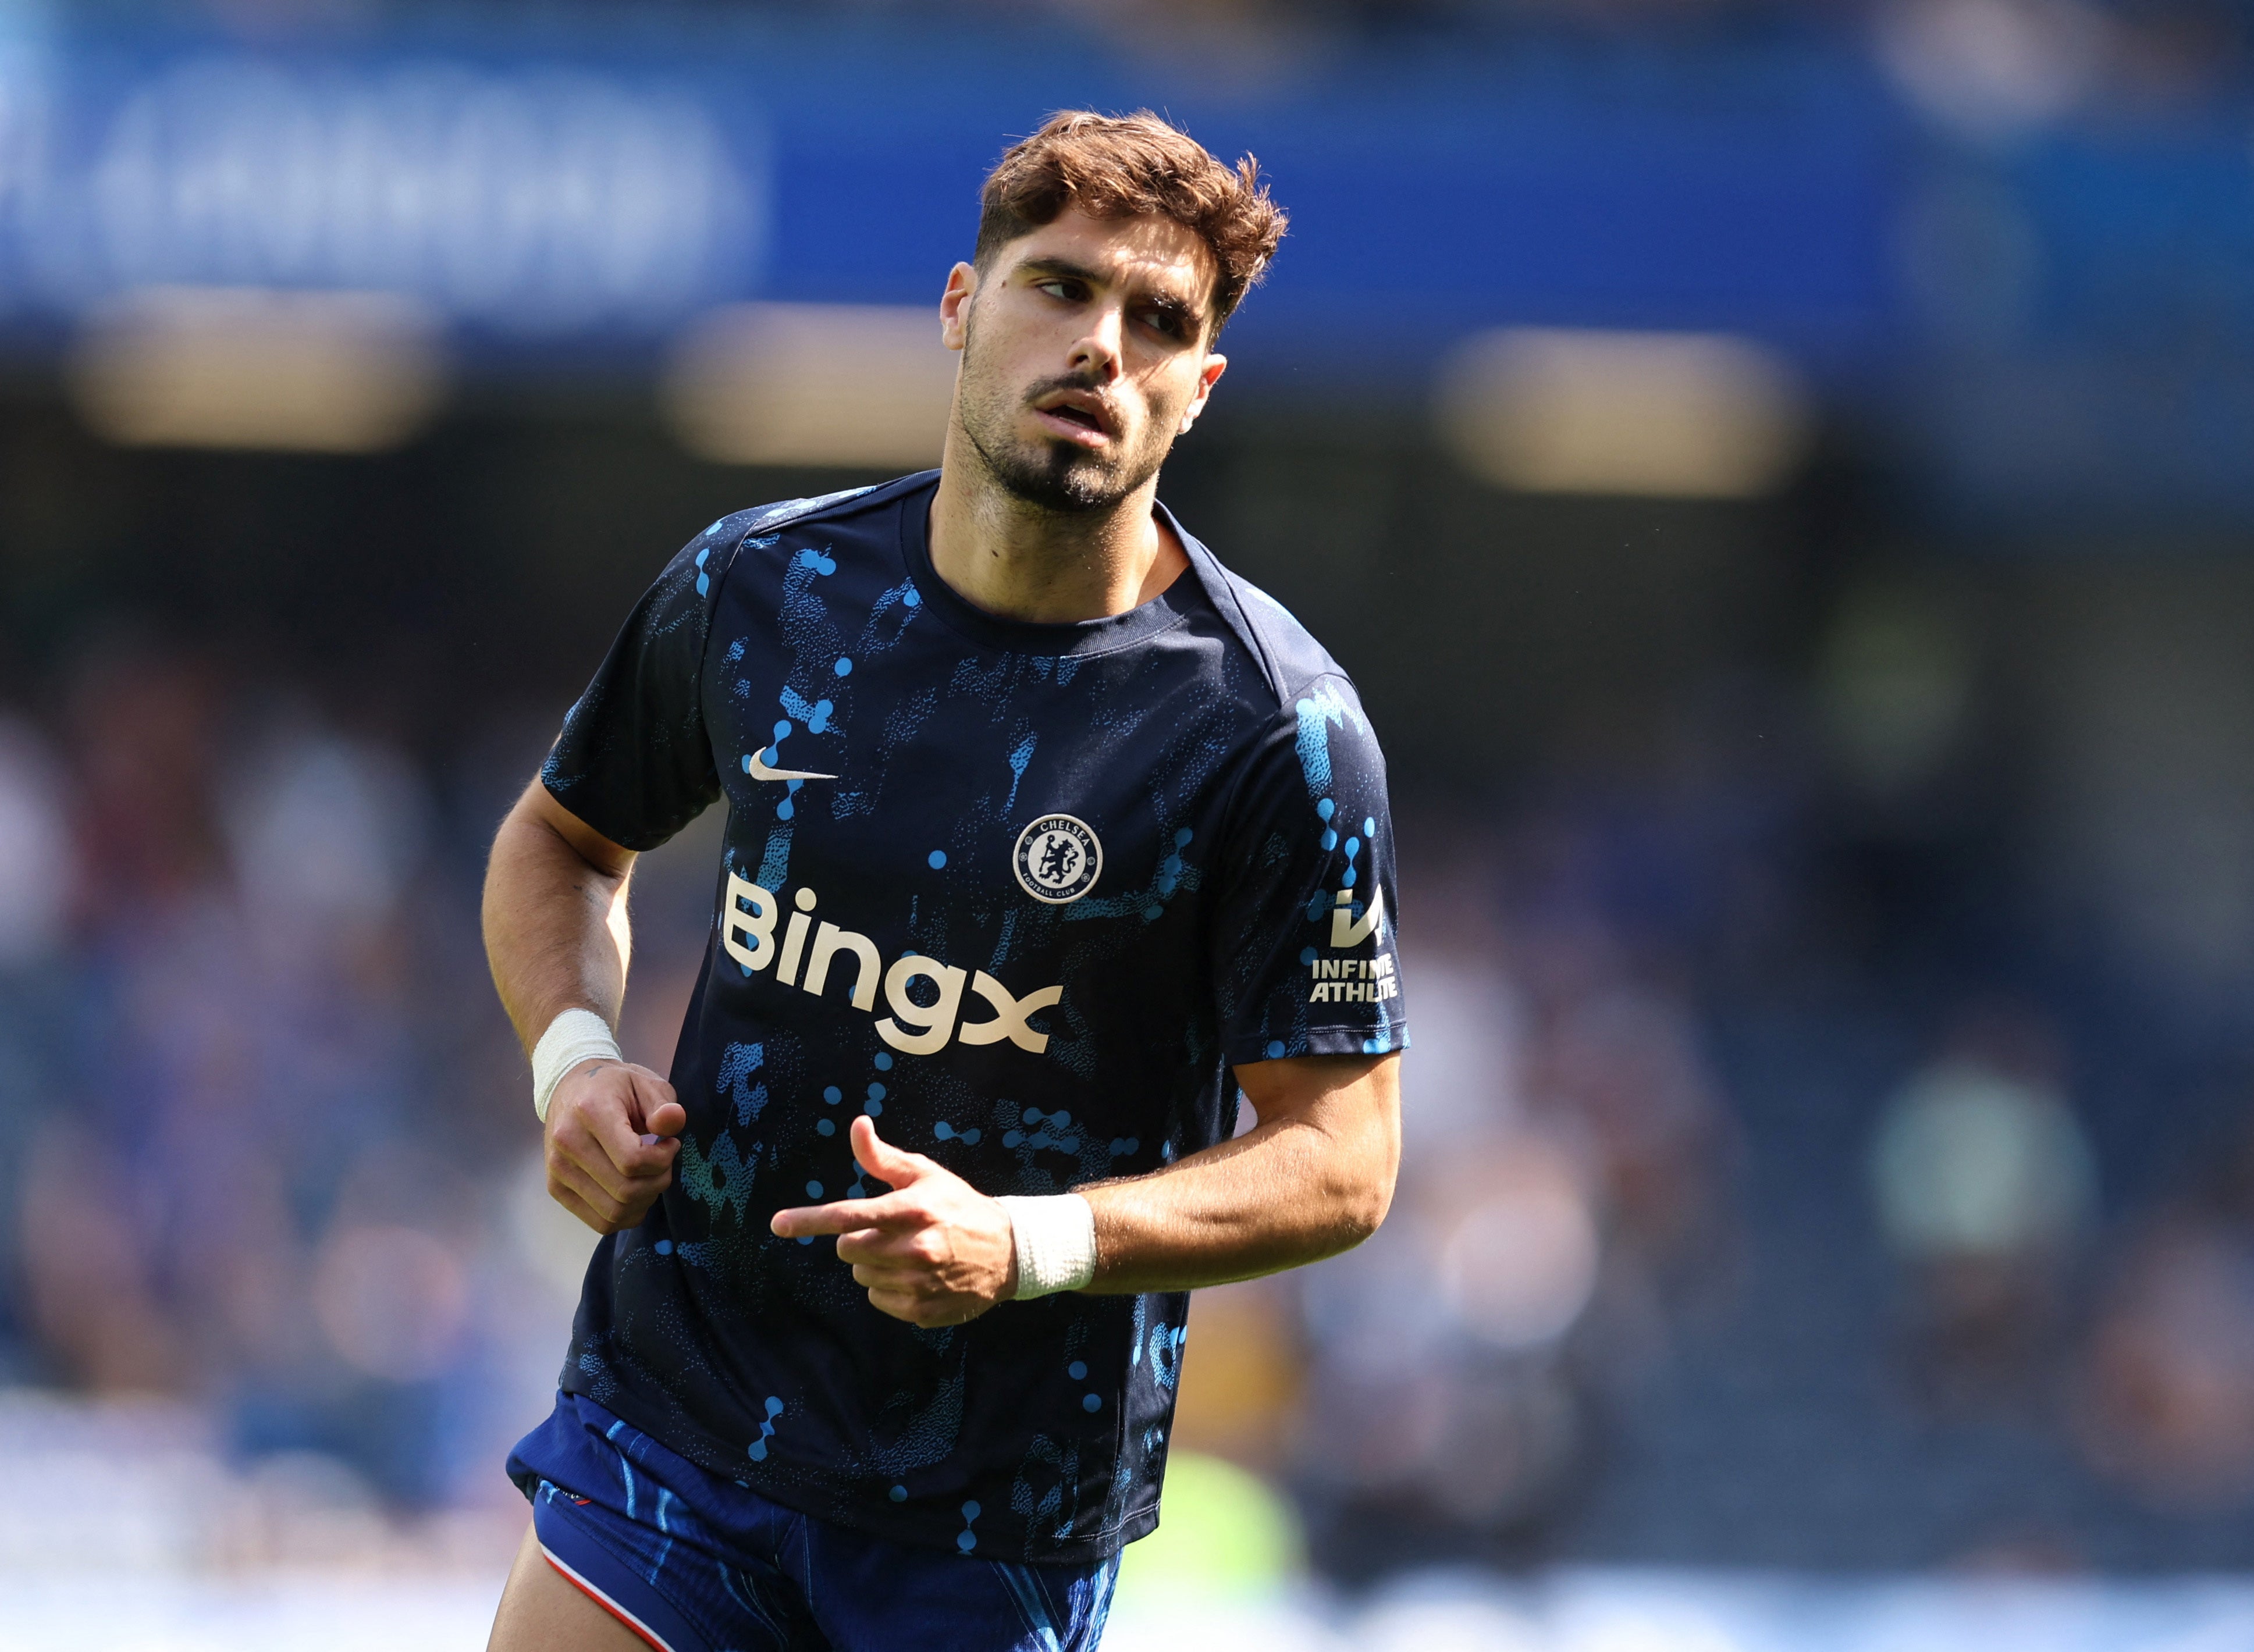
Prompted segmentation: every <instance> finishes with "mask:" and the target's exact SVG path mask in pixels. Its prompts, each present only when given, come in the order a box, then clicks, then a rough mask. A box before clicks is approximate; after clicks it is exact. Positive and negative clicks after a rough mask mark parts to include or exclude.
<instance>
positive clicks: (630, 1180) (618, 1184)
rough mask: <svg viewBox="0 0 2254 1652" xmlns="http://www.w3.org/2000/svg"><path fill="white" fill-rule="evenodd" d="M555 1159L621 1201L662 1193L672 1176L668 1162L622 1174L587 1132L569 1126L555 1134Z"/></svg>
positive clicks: (672, 1145)
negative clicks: (654, 1191)
mask: <svg viewBox="0 0 2254 1652" xmlns="http://www.w3.org/2000/svg"><path fill="white" fill-rule="evenodd" d="M664 1145H665V1146H667V1147H668V1148H673V1147H676V1146H677V1144H676V1143H672V1142H668V1143H666V1144H664ZM552 1157H554V1158H556V1159H561V1160H562V1161H563V1162H564V1163H566V1164H569V1165H571V1166H574V1167H575V1168H576V1169H577V1171H578V1172H579V1173H580V1174H581V1175H582V1176H583V1177H584V1178H585V1179H586V1180H587V1181H589V1182H590V1183H591V1184H592V1185H593V1186H595V1187H599V1188H601V1189H602V1190H603V1192H605V1193H606V1194H609V1195H610V1196H611V1197H612V1198H613V1199H617V1200H621V1201H623V1200H628V1199H632V1198H634V1197H635V1196H636V1195H637V1194H641V1193H643V1192H645V1191H647V1190H648V1188H649V1187H652V1186H655V1187H658V1188H659V1189H660V1190H661V1191H662V1189H663V1187H664V1185H665V1182H666V1180H667V1179H668V1178H669V1177H670V1176H671V1175H672V1173H673V1166H672V1163H671V1160H670V1159H667V1160H665V1161H664V1162H662V1164H660V1165H659V1166H655V1167H653V1168H651V1169H648V1170H646V1171H642V1172H640V1173H634V1174H628V1173H625V1172H622V1171H621V1170H620V1168H619V1167H618V1166H617V1164H616V1163H614V1162H613V1159H612V1158H611V1155H610V1154H609V1153H608V1152H605V1151H604V1149H603V1147H602V1146H601V1145H600V1144H599V1143H598V1142H597V1141H595V1140H594V1139H592V1138H591V1137H590V1136H589V1135H588V1133H587V1132H586V1131H584V1130H583V1129H577V1128H574V1127H572V1126H571V1125H569V1124H566V1125H565V1126H564V1127H563V1128H562V1129H559V1130H558V1131H556V1141H555V1152H554V1153H553V1155H552Z"/></svg>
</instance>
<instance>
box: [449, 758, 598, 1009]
mask: <svg viewBox="0 0 2254 1652" xmlns="http://www.w3.org/2000/svg"><path fill="white" fill-rule="evenodd" d="M558 816H562V818H561V819H560V820H559V819H558V818H557V817H558ZM575 837H577V838H580V839H583V840H589V841H582V842H577V843H575V842H574V838H575ZM633 865H634V857H633V855H632V854H630V853H628V852H627V851H624V850H620V849H618V848H617V847H616V845H613V844H605V843H603V842H602V840H600V839H598V838H594V837H592V834H591V833H588V832H587V830H586V829H585V828H584V826H579V825H578V823H576V822H573V821H571V820H570V817H569V816H564V815H563V810H562V809H561V807H560V806H558V805H556V803H554V802H553V800H551V799H549V798H548V797H547V795H546V794H545V792H544V791H543V790H542V788H541V787H540V785H539V783H538V782H537V781H535V782H534V784H533V787H532V788H531V789H530V790H528V791H527V792H526V794H525V795H524V796H523V797H522V798H521V799H519V800H518V802H517V804H516V806H515V807H514V809H511V810H510V811H509V813H508V816H507V819H505V820H503V821H502V823H501V825H500V830H499V831H498V832H497V833H496V834H495V835H494V837H493V856H492V858H491V860H490V861H489V862H488V863H487V865H486V887H485V902H484V923H485V941H486V962H487V963H488V964H490V966H491V967H492V970H493V985H494V987H495V988H496V989H498V991H500V1001H501V1007H502V1008H503V1009H505V1010H506V1011H507V1012H508V1018H509V1019H510V1021H511V1022H512V1023H514V1026H515V1027H516V1033H517V1037H518V1038H519V1039H520V1040H522V1041H523V1044H524V1046H525V1047H526V1049H527V1050H529V1049H530V1048H531V1047H533V1045H534V1044H535V1043H536V1042H537V1041H538V1040H539V1038H540V1035H541V1033H543V1032H544V1031H546V1029H547V1027H548V1026H549V1023H550V1022H552V1021H553V1020H554V1019H556V1016H558V1015H560V1014H561V1013H563V1012H564V1011H565V1010H570V1009H584V1010H591V1011H593V1012H595V1013H596V1014H598V1015H599V1016H601V1017H602V1018H603V1019H604V1020H605V1021H606V1022H607V1023H609V1024H610V1025H611V1026H617V1025H618V1019H619V1010H620V1005H621V1003H622V1002H623V1001H624V998H625V996H626V983H627V960H628V958H629V956H630V954H631V949H632V941H631V935H630V932H629V930H628V927H627V881H628V879H629V877H630V876H631V873H632V871H633Z"/></svg>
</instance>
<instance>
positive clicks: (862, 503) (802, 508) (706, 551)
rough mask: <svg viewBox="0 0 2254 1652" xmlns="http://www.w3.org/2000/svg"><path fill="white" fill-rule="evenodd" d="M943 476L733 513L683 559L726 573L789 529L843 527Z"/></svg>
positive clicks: (695, 542) (701, 537)
mask: <svg viewBox="0 0 2254 1652" xmlns="http://www.w3.org/2000/svg"><path fill="white" fill-rule="evenodd" d="M937 474H938V472H935V471H922V472H917V473H916V474H914V475H912V476H901V477H896V478H894V479H893V480H891V481H889V482H879V483H876V484H874V485H873V486H867V487H848V488H844V489H843V490H841V491H840V492H837V493H817V494H816V495H814V496H812V497H810V498H807V499H784V500H775V501H774V502H772V503H770V504H766V505H753V506H751V507H748V508H746V509H744V510H739V511H732V512H731V513H730V514H727V515H725V516H723V517H721V518H720V520H719V521H716V522H714V523H713V524H712V525H711V527H710V528H706V529H705V530H704V532H703V533H702V534H700V535H697V538H695V539H693V540H691V541H690V542H689V544H688V546H687V547H686V548H685V549H683V552H682V553H681V558H685V559H690V560H691V561H693V562H694V563H695V564H696V565H697V567H698V568H699V569H700V570H706V571H707V572H708V573H711V572H725V571H726V569H727V567H728V565H729V564H730V563H732V562H733V561H734V559H735V556H736V554H737V553H738V552H739V550H744V549H752V550H761V549H767V548H768V547H769V546H772V545H773V544H774V543H775V542H776V541H777V540H778V539H780V538H781V535H783V533H784V532H785V531H786V530H787V529H790V528H801V527H816V526H822V525H826V524H829V523H831V522H837V523H843V522H844V521H846V520H847V519H849V518H851V517H853V516H857V515H862V514H867V513H869V512H871V511H872V510H875V509H877V508H879V507H882V506H885V505H888V504H891V503H893V501H894V500H898V499H899V498H900V496H901V495H902V494H904V493H913V492H914V490H915V489H917V488H918V487H923V486H929V485H930V484H931V482H932V481H933V479H935V477H936V476H937ZM678 560H680V559H676V561H678ZM707 589H709V586H708V587H707Z"/></svg>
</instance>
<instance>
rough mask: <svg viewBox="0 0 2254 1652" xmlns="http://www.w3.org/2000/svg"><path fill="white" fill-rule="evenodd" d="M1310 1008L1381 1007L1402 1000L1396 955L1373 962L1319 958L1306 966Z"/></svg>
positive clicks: (1376, 958) (1368, 960)
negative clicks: (1344, 1005)
mask: <svg viewBox="0 0 2254 1652" xmlns="http://www.w3.org/2000/svg"><path fill="white" fill-rule="evenodd" d="M1307 974H1308V976H1309V977H1310V984H1309V985H1308V988H1307V1002H1308V1003H1310V1004H1382V1003H1383V1002H1384V1001H1385V1000H1386V999H1388V998H1399V997H1400V996H1401V977H1399V976H1397V975H1396V974H1394V973H1393V955H1392V954H1391V953H1390V952H1381V953H1380V954H1378V955H1377V956H1376V957H1374V958H1317V959H1316V960H1315V961H1314V962H1313V963H1311V964H1309V965H1308V966H1307Z"/></svg>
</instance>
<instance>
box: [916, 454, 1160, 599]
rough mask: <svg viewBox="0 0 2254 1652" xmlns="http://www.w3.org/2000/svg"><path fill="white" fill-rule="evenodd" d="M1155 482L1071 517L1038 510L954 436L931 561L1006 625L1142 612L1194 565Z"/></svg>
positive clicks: (936, 499) (934, 522)
mask: <svg viewBox="0 0 2254 1652" xmlns="http://www.w3.org/2000/svg"><path fill="white" fill-rule="evenodd" d="M1158 498H1159V481H1158V478H1156V477H1155V476H1154V477H1152V479H1150V480H1149V481H1147V482H1145V484H1144V485H1143V486H1140V487H1138V488H1137V489H1136V490H1135V491H1134V492H1133V493H1130V494H1128V495H1127V496H1126V497H1125V498H1124V499H1123V500H1120V501H1119V502H1118V503H1117V505H1114V506H1111V507H1109V508H1106V509H1103V510H1092V511H1087V512H1075V513H1071V514H1066V513H1063V512H1059V511H1052V510H1048V509H1045V508H1044V507H1040V506H1039V505H1034V504H1030V503H1028V502H1027V501H1026V500H1022V499H1019V498H1018V497H1017V496H1016V495H1015V494H1013V493H1009V492H1008V491H1007V490H1005V488H1003V487H1002V486H1000V484H998V482H996V481H995V480H994V479H993V478H992V477H991V475H990V474H988V473H987V471H986V468H985V465H984V463H983V462H982V461H981V460H980V458H979V457H978V454H977V451H975V450H974V449H972V448H971V446H970V442H969V441H968V439H967V438H965V437H963V434H962V432H961V431H960V430H949V432H948V439H947V451H946V455H945V458H944V459H943V460H942V465H941V467H940V473H939V491H938V493H935V495H934V496H933V498H932V501H931V528H930V542H931V565H932V567H933V569H934V570H935V571H936V572H937V573H938V575H939V577H941V578H942V579H944V580H945V581H947V583H948V584H949V586H950V587H952V588H953V590H954V591H955V593H956V595H957V596H959V597H961V598H963V600H965V601H966V602H969V603H970V604H971V605H972V606H975V607H978V608H983V609H984V610H985V611H986V612H987V613H991V614H995V615H997V616H998V617H1000V618H1002V619H1005V620H1031V621H1033V622H1035V623H1039V624H1046V625H1059V624H1070V623H1073V622H1075V621H1077V620H1103V619H1108V618H1110V616H1111V615H1113V614H1120V613H1126V612H1127V611H1128V610H1129V609H1131V608H1137V607H1140V606H1142V605H1143V604H1144V603H1145V602H1148V601H1150V600H1151V598H1153V597H1155V596H1157V595H1158V594H1159V592H1160V591H1164V590H1165V589H1166V587H1167V586H1168V585H1170V584H1173V582H1174V579H1175V577H1176V576H1177V575H1179V574H1180V573H1181V572H1182V570H1184V569H1186V568H1187V567H1188V566H1189V555H1188V553H1187V551H1185V550H1184V549H1182V546H1181V542H1180V540H1179V539H1177V538H1176V537H1175V535H1174V534H1173V530H1172V529H1170V528H1167V527H1166V525H1165V523H1163V522H1162V521H1159V515H1158V508H1157V507H1158Z"/></svg>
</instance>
